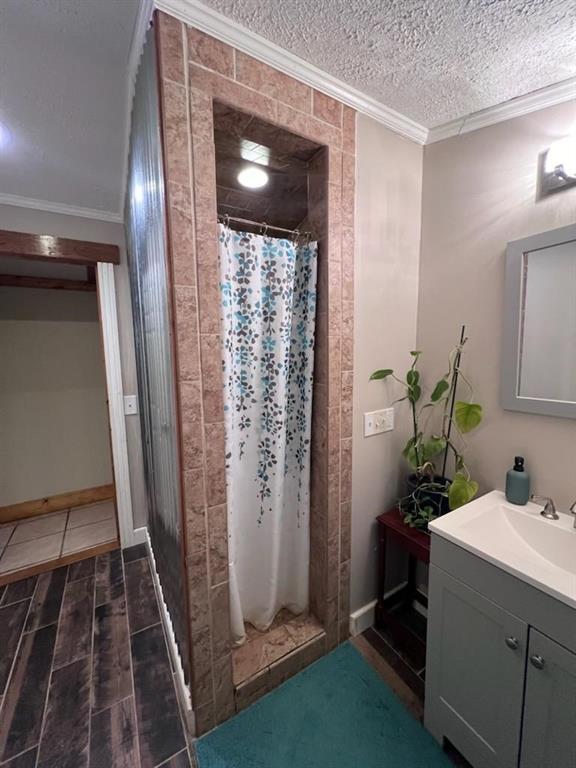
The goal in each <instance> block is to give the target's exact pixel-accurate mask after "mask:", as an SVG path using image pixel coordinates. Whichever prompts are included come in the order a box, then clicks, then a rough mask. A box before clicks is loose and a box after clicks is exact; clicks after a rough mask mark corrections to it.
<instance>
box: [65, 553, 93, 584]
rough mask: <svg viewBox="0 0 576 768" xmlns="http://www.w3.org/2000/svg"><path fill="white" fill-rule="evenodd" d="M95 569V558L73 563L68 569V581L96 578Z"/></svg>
mask: <svg viewBox="0 0 576 768" xmlns="http://www.w3.org/2000/svg"><path fill="white" fill-rule="evenodd" d="M95 568H96V558H95V557H88V558H86V559H85V560H79V561H78V562H77V563H72V565H70V566H69V568H68V581H78V580H79V579H87V578H88V576H94V569H95Z"/></svg>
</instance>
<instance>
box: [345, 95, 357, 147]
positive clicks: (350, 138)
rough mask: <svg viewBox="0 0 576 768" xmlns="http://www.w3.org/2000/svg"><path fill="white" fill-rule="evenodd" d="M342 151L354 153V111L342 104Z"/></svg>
mask: <svg viewBox="0 0 576 768" xmlns="http://www.w3.org/2000/svg"><path fill="white" fill-rule="evenodd" d="M342 149H343V150H344V152H349V153H350V154H352V155H353V154H355V152H356V110H355V109H352V107H348V106H347V105H346V104H344V108H343V110H342Z"/></svg>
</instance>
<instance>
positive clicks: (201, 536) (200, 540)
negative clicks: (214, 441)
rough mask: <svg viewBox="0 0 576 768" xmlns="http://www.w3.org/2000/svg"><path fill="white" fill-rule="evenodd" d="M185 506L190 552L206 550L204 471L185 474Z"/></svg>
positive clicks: (201, 469)
mask: <svg viewBox="0 0 576 768" xmlns="http://www.w3.org/2000/svg"><path fill="white" fill-rule="evenodd" d="M184 504H185V509H186V541H187V545H188V549H189V551H190V552H195V551H197V550H199V549H204V548H205V547H206V546H207V540H206V494H205V491H204V469H203V468H198V469H187V470H186V471H185V472H184Z"/></svg>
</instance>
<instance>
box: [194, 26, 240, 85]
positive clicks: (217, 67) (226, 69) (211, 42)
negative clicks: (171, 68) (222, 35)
mask: <svg viewBox="0 0 576 768" xmlns="http://www.w3.org/2000/svg"><path fill="white" fill-rule="evenodd" d="M186 34H187V36H188V59H189V60H190V61H193V62H195V63H197V64H201V65H202V66H203V67H206V68H207V69H212V70H214V71H215V72H219V73H220V74H221V75H226V77H234V49H233V48H231V47H230V46H229V45H226V43H222V42H220V40H216V38H214V37H210V35H207V34H205V33H204V32H200V30H199V29H194V27H188V26H187V27H186Z"/></svg>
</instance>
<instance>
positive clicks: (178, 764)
mask: <svg viewBox="0 0 576 768" xmlns="http://www.w3.org/2000/svg"><path fill="white" fill-rule="evenodd" d="M160 768H190V759H189V758H188V750H186V749H185V750H183V751H182V752H179V753H178V754H177V755H174V757H171V758H170V760H167V761H166V762H165V763H162V765H161V766H160Z"/></svg>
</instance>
